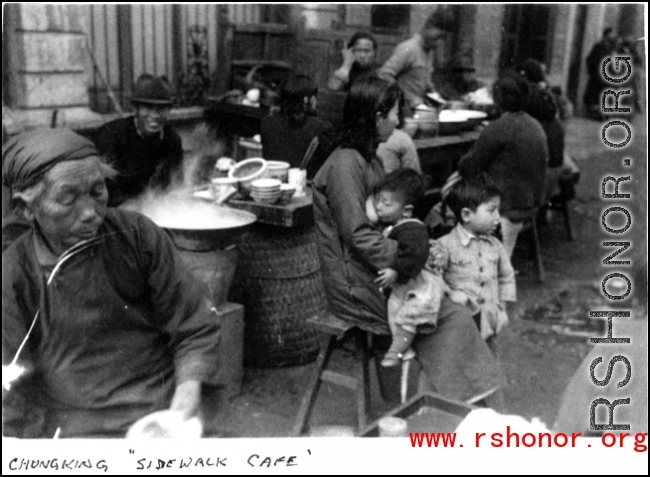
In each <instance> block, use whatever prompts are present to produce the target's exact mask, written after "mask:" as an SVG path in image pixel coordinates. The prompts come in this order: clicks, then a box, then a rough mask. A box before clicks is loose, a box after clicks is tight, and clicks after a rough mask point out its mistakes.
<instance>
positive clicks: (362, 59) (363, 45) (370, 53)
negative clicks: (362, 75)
mask: <svg viewBox="0 0 650 477" xmlns="http://www.w3.org/2000/svg"><path fill="white" fill-rule="evenodd" d="M352 52H353V53H354V59H355V60H356V62H357V63H359V66H363V67H364V68H367V67H368V66H370V65H372V64H373V63H374V61H375V48H374V47H373V44H372V41H370V40H368V39H367V38H359V39H358V40H357V41H356V42H355V43H354V46H353V47H352Z"/></svg>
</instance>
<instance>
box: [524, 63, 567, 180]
mask: <svg viewBox="0 0 650 477" xmlns="http://www.w3.org/2000/svg"><path fill="white" fill-rule="evenodd" d="M519 73H520V74H521V75H522V76H523V77H524V78H526V80H527V81H528V99H527V101H526V106H525V107H524V111H526V112H527V113H528V114H530V115H531V116H532V117H533V118H535V119H537V120H538V121H539V123H540V124H541V125H542V127H543V128H544V132H545V133H546V145H547V146H548V167H549V168H551V169H553V168H556V167H561V166H562V162H563V159H564V126H563V125H562V121H560V118H559V111H558V109H559V108H558V105H557V103H556V101H555V96H554V95H553V93H551V91H550V89H549V87H548V83H547V82H546V77H545V75H544V70H543V69H542V64H541V63H540V62H539V61H537V60H534V59H532V58H531V59H528V60H526V61H524V62H523V63H522V64H521V65H520V67H519Z"/></svg>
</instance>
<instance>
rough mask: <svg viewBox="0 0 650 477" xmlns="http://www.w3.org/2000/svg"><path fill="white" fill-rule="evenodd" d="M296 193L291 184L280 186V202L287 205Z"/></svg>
mask: <svg viewBox="0 0 650 477" xmlns="http://www.w3.org/2000/svg"><path fill="white" fill-rule="evenodd" d="M295 193H296V188H295V186H293V185H291V184H282V185H281V186H280V202H282V203H285V204H286V203H287V202H289V201H290V200H291V198H292V197H293V194H295Z"/></svg>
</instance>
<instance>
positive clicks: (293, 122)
mask: <svg viewBox="0 0 650 477" xmlns="http://www.w3.org/2000/svg"><path fill="white" fill-rule="evenodd" d="M317 95H318V87H317V86H316V83H315V82H314V81H313V80H312V79H311V78H310V77H309V76H307V75H295V74H292V75H289V76H287V78H286V79H285V81H284V82H283V83H282V86H281V88H280V112H279V113H277V114H274V115H271V116H268V117H266V118H264V119H263V120H262V132H261V136H262V148H263V150H264V158H265V159H267V160H269V161H284V162H288V163H289V164H290V165H291V167H300V165H301V163H302V162H303V159H304V157H305V153H306V152H307V150H308V149H309V147H310V144H311V143H312V141H313V140H314V138H317V139H318V146H317V147H316V150H315V151H314V154H313V156H312V158H311V160H310V161H309V163H308V164H307V177H308V178H311V177H313V176H314V175H315V174H316V171H317V170H318V168H319V167H320V165H321V164H322V163H323V162H325V159H327V156H328V155H329V152H330V150H329V144H330V143H331V141H332V139H331V137H332V135H333V128H332V125H331V124H330V123H328V122H326V121H323V120H321V119H319V118H317V117H316V110H315V108H316V102H317V99H316V96H317Z"/></svg>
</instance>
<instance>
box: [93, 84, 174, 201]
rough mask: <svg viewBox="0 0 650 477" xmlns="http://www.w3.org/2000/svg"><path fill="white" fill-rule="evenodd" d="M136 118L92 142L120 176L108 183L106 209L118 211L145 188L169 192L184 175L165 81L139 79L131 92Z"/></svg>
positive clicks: (117, 124) (99, 132) (105, 127)
mask: <svg viewBox="0 0 650 477" xmlns="http://www.w3.org/2000/svg"><path fill="white" fill-rule="evenodd" d="M131 102H132V103H133V106H134V107H135V114H134V115H133V116H129V117H126V118H120V119H116V120H114V121H111V122H109V123H107V124H104V125H103V126H102V127H100V128H99V129H98V130H97V131H96V132H95V133H94V134H93V135H92V138H93V140H94V142H95V145H96V146H97V149H98V150H99V153H100V154H101V155H103V156H105V157H107V158H108V160H109V161H110V162H111V164H112V165H113V167H114V168H115V169H116V170H117V172H118V173H119V174H118V176H117V177H115V178H113V179H110V180H108V181H107V183H106V185H107V187H108V191H109V204H108V205H109V206H110V207H117V206H118V205H120V204H122V203H123V202H126V201H127V200H129V199H132V198H135V197H137V196H139V195H140V194H142V193H143V192H144V191H145V189H147V188H148V187H153V188H159V189H167V188H168V187H169V186H170V185H171V184H172V179H173V176H174V174H177V173H179V172H182V171H181V169H182V165H183V146H182V143H181V138H180V136H179V135H178V133H177V132H176V131H174V130H173V129H172V127H171V126H170V125H169V124H168V120H169V114H170V111H171V106H172V104H173V99H172V96H171V93H170V91H169V84H168V82H167V80H166V79H165V78H163V77H160V78H158V77H154V76H152V75H149V74H143V75H141V76H140V77H139V78H138V80H137V81H136V83H135V86H134V88H133V96H132V97H131Z"/></svg>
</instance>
